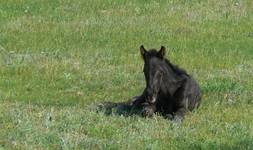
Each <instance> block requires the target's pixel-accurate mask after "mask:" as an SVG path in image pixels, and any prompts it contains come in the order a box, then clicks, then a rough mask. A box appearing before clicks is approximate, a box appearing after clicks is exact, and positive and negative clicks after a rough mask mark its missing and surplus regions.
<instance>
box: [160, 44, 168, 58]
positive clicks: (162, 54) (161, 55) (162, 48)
mask: <svg viewBox="0 0 253 150" xmlns="http://www.w3.org/2000/svg"><path fill="white" fill-rule="evenodd" d="M165 53H166V48H165V47H164V46H161V49H160V51H159V52H158V55H159V57H161V58H163V57H164V56H165Z"/></svg>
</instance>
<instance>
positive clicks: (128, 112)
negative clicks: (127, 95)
mask: <svg viewBox="0 0 253 150" xmlns="http://www.w3.org/2000/svg"><path fill="white" fill-rule="evenodd" d="M96 111H97V112H102V113H104V114H105V115H120V116H125V117H128V116H133V115H138V116H142V108H135V109H133V108H132V106H131V105H129V104H127V103H115V102H103V103H100V104H98V105H96Z"/></svg>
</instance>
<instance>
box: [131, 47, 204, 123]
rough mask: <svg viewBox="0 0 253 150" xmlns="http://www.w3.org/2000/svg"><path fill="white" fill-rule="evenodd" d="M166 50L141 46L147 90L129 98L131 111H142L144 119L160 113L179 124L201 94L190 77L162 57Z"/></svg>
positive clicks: (195, 104)
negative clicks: (138, 109)
mask: <svg viewBox="0 0 253 150" xmlns="http://www.w3.org/2000/svg"><path fill="white" fill-rule="evenodd" d="M165 51H166V50H165V47H163V46H162V47H161V49H160V50H159V51H157V50H155V49H151V50H148V51H147V50H146V49H145V48H144V46H141V47H140V52H141V56H142V58H143V60H144V69H143V72H144V75H145V80H146V88H145V89H144V91H143V93H142V94H141V95H140V96H136V97H134V98H132V100H130V103H129V105H130V106H131V108H132V109H135V108H142V109H143V115H144V116H147V117H149V116H152V115H153V114H154V113H155V112H159V113H161V114H162V115H164V116H166V117H167V118H170V119H172V118H174V119H175V120H178V121H181V120H183V118H184V115H185V113H186V112H187V111H192V110H193V109H194V108H197V107H198V106H199V104H200V101H201V92H200V88H199V85H198V83H197V82H196V81H195V80H194V79H193V78H192V77H191V76H190V75H189V74H187V73H186V72H185V71H184V70H182V69H180V68H178V67H177V66H175V65H173V64H172V63H170V61H169V60H168V59H166V58H165Z"/></svg>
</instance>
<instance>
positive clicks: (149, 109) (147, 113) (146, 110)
mask: <svg viewBox="0 0 253 150" xmlns="http://www.w3.org/2000/svg"><path fill="white" fill-rule="evenodd" d="M154 113H155V112H154V110H153V109H152V107H150V106H147V107H145V108H144V109H143V111H142V115H143V116H144V117H152V116H153V115H154Z"/></svg>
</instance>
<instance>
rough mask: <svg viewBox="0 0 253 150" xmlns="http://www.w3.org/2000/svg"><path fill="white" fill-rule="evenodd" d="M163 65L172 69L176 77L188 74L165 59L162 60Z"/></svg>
mask: <svg viewBox="0 0 253 150" xmlns="http://www.w3.org/2000/svg"><path fill="white" fill-rule="evenodd" d="M164 60H165V63H166V64H167V65H168V66H169V67H170V68H171V69H172V71H173V72H174V73H175V74H176V75H179V76H181V75H187V76H189V75H188V73H187V72H186V71H185V70H184V69H181V68H179V67H178V66H177V65H174V64H172V63H171V62H170V61H169V60H168V59H167V58H164Z"/></svg>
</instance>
